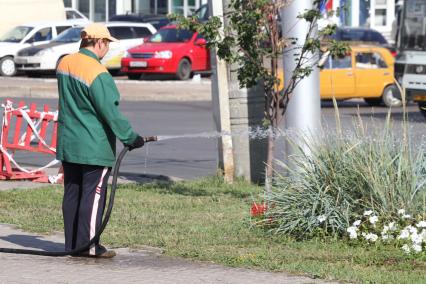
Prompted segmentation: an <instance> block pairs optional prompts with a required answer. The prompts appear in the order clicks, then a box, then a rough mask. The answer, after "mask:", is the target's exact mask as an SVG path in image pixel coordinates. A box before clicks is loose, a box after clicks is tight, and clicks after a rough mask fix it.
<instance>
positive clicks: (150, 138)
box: [143, 136, 158, 143]
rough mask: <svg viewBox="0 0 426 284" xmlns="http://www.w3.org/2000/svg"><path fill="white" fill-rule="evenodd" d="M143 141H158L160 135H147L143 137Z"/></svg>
mask: <svg viewBox="0 0 426 284" xmlns="http://www.w3.org/2000/svg"><path fill="white" fill-rule="evenodd" d="M143 141H144V142H145V143H146V142H154V141H158V137H157V136H146V137H144V138H143Z"/></svg>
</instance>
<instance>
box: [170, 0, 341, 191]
mask: <svg viewBox="0 0 426 284" xmlns="http://www.w3.org/2000/svg"><path fill="white" fill-rule="evenodd" d="M291 1H293V0H230V1H229V3H230V4H229V12H227V13H226V14H225V15H224V17H225V18H224V21H225V22H226V25H225V27H224V29H222V21H221V19H220V18H219V17H210V18H209V21H207V22H205V23H200V22H199V21H198V19H197V17H196V16H193V17H190V18H184V17H182V16H178V15H173V16H172V19H174V20H176V21H177V22H178V23H179V24H178V26H179V27H180V28H185V29H190V30H196V31H197V32H199V33H200V34H202V35H203V36H204V37H205V38H206V39H207V42H208V44H207V46H208V47H209V48H214V49H215V50H216V52H217V55H218V56H219V58H221V59H223V60H225V61H226V62H227V63H229V64H236V65H237V66H238V68H237V71H236V72H237V73H238V80H239V84H240V87H242V88H244V87H246V88H250V87H253V86H255V85H256V84H258V83H260V82H261V83H262V84H263V87H264V91H265V92H264V94H265V109H264V111H265V117H264V123H263V124H264V127H265V128H268V151H267V160H266V168H265V186H266V190H267V191H269V189H270V187H271V181H272V176H273V160H274V147H275V137H276V133H277V130H278V127H279V124H280V122H281V120H282V119H283V116H284V114H285V111H286V109H287V106H288V103H289V100H290V95H291V93H292V92H293V90H294V88H295V87H296V86H297V84H298V83H299V82H300V81H301V80H303V78H305V77H306V76H309V74H311V72H312V71H313V69H314V68H315V67H316V66H317V65H318V61H312V58H309V57H310V56H311V55H312V54H317V53H318V52H319V51H321V52H325V51H328V52H330V53H331V54H332V55H335V56H336V55H337V56H342V55H344V54H345V53H346V52H347V49H348V46H347V44H345V43H342V42H337V41H334V40H328V41H324V40H323V39H324V37H327V36H330V35H331V34H333V33H334V31H335V28H336V27H335V25H328V26H327V27H325V28H324V29H323V30H321V31H319V33H318V35H316V26H317V21H318V19H320V18H321V13H320V11H319V7H320V5H322V4H323V2H324V1H325V0H313V1H314V7H316V8H315V9H313V10H307V11H305V13H303V14H302V15H299V18H300V19H301V20H305V21H307V22H308V23H309V30H308V31H307V34H306V41H305V44H304V46H297V45H296V41H295V40H294V39H291V38H286V37H285V35H283V34H282V32H281V30H282V29H281V24H280V21H279V19H280V11H281V9H286V7H287V6H288V5H289V4H290V2H291ZM221 30H223V31H224V32H223V33H221V32H220V31H221ZM290 46H293V47H294V48H296V49H298V50H299V53H298V57H297V58H295V60H296V62H297V65H296V69H295V70H294V73H293V76H292V78H291V80H290V81H289V84H288V86H285V87H284V88H283V89H280V88H279V86H280V80H281V79H280V78H278V77H277V75H278V60H279V59H280V57H281V56H282V55H283V53H284V49H285V48H288V47H290Z"/></svg>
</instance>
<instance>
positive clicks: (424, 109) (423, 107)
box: [419, 102, 426, 117]
mask: <svg viewBox="0 0 426 284" xmlns="http://www.w3.org/2000/svg"><path fill="white" fill-rule="evenodd" d="M419 109H420V112H421V113H422V114H423V116H424V117H426V102H419Z"/></svg>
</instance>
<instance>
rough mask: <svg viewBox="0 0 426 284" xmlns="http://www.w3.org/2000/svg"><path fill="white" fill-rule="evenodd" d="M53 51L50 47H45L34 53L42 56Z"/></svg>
mask: <svg viewBox="0 0 426 284" xmlns="http://www.w3.org/2000/svg"><path fill="white" fill-rule="evenodd" d="M52 52H53V49H51V48H46V49H42V50H40V51H39V52H37V53H36V54H35V55H37V56H44V55H46V54H49V53H52Z"/></svg>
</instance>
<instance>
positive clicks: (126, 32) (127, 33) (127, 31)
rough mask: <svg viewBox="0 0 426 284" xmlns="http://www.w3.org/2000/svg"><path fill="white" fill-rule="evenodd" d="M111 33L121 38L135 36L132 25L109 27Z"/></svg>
mask: <svg viewBox="0 0 426 284" xmlns="http://www.w3.org/2000/svg"><path fill="white" fill-rule="evenodd" d="M108 30H109V32H110V33H111V35H112V36H113V37H115V38H117V39H119V40H121V39H131V38H134V36H133V32H132V30H131V28H130V27H108Z"/></svg>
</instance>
